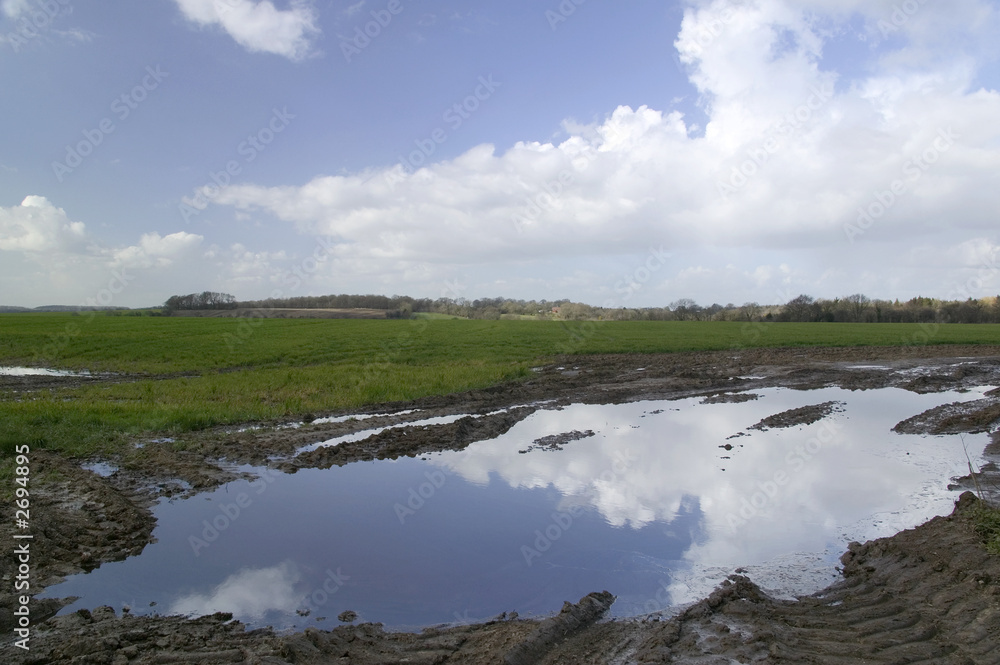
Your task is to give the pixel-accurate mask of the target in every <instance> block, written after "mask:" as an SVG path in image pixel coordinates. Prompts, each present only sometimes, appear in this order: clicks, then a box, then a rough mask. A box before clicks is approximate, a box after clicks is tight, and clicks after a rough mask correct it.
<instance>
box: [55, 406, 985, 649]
mask: <svg viewBox="0 0 1000 665" xmlns="http://www.w3.org/2000/svg"><path fill="white" fill-rule="evenodd" d="M986 390H988V389H987V388H982V389H977V390H973V391H970V392H967V393H954V392H953V393H941V394H924V395H919V394H915V393H912V392H908V391H904V390H899V389H883V390H872V391H865V392H851V391H846V390H842V389H839V388H827V389H823V390H815V391H810V392H803V391H795V390H786V389H767V390H759V391H756V393H757V394H759V395H760V398H759V399H757V400H755V401H745V402H738V403H717V404H712V403H707V404H706V403H702V399H701V398H691V399H685V400H676V401H648V402H636V403H630V404H617V405H598V406H595V405H579V404H578V405H571V406H567V407H565V408H562V409H560V410H541V411H538V412H536V413H534V414H532V415H531V416H529V417H528V418H526V419H525V420H524V421H522V422H520V423H518V424H517V425H516V426H514V427H513V428H512V429H511V430H509V431H508V432H507V433H506V434H504V435H503V436H500V437H498V438H497V439H494V440H491V441H483V442H479V443H475V444H472V445H471V446H469V447H468V448H467V449H466V450H464V451H461V452H444V453H435V454H428V455H425V456H422V458H420V459H411V458H404V459H400V460H393V461H388V460H387V461H377V462H359V463H354V464H349V465H347V466H344V467H332V468H330V469H323V470H317V469H305V470H300V471H299V472H298V473H296V474H293V475H284V474H281V473H278V472H275V471H271V470H267V469H259V468H258V469H250V470H253V471H255V472H256V473H258V474H262V475H261V476H260V477H259V478H258V479H257V480H254V481H245V480H241V481H237V482H233V483H229V484H228V485H226V486H225V487H222V488H220V489H218V490H216V491H214V492H211V493H207V494H201V495H197V496H195V497H192V498H188V499H183V500H176V501H173V502H166V501H164V502H161V503H160V504H158V505H157V506H156V508H155V509H154V512H155V514H156V517H157V520H158V523H157V527H156V530H155V532H154V534H153V535H154V537H155V538H156V542H155V543H153V544H150V545H148V546H147V547H146V549H145V550H144V551H143V553H142V554H141V555H140V556H137V557H132V558H130V559H127V560H125V561H122V562H117V563H108V564H104V565H102V566H101V567H100V568H99V569H97V570H95V571H93V572H91V573H88V574H82V575H76V576H73V577H70V578H68V579H67V580H66V582H64V583H62V584H60V585H57V586H53V587H50V588H49V589H47V590H46V592H45V593H44V594H43V595H44V596H45V597H67V596H79V597H80V598H81V599H80V600H79V601H77V602H75V603H74V604H72V605H70V606H68V607H67V608H65V609H64V610H63V613H67V612H72V611H74V610H75V609H77V608H80V607H88V608H93V607H96V606H99V605H104V604H107V605H111V606H113V607H116V608H120V607H121V606H123V605H129V606H130V607H131V608H132V612H133V613H140V612H143V611H146V612H153V611H155V612H158V613H162V614H171V613H184V614H205V613H210V612H215V611H227V612H232V613H233V614H234V615H235V616H236V618H238V619H240V620H242V621H245V622H247V623H248V624H249V625H250V626H252V627H260V626H267V625H271V626H274V627H275V628H277V629H287V628H293V627H296V628H298V629H302V628H304V627H306V626H310V625H312V626H319V627H324V628H329V627H332V626H334V625H336V624H337V620H336V617H337V615H338V614H340V613H341V612H343V611H345V610H354V611H356V612H357V613H358V615H359V618H360V620H362V621H379V622H383V623H384V624H386V626H387V628H392V629H415V628H420V627H426V626H429V625H435V624H441V623H462V622H470V621H477V620H484V619H489V618H491V617H494V616H496V615H498V614H500V613H501V612H504V611H511V610H517V611H518V612H520V613H521V615H522V616H530V615H533V614H536V615H538V614H547V613H552V612H556V611H558V610H559V609H560V607H561V606H562V603H563V601H564V600H572V601H576V600H578V599H579V598H581V597H582V596H583V595H585V594H586V593H589V592H591V591H599V590H604V589H606V590H608V591H611V592H612V593H614V594H615V595H617V596H618V601H617V602H616V603H615V605H614V607H613V608H612V614H613V615H615V616H635V615H639V614H645V613H649V612H653V611H672V610H675V609H676V608H677V607H678V606H680V605H682V604H684V603H689V602H692V601H695V600H697V599H700V598H703V597H704V596H705V595H707V593H708V592H709V591H711V589H713V588H714V587H715V586H716V585H717V584H718V583H719V582H720V581H721V580H722V579H724V578H725V577H726V576H727V575H729V574H731V573H733V572H734V571H735V570H736V569H737V568H740V567H742V568H744V569H745V570H746V571H747V573H748V574H749V575H750V576H751V577H752V579H754V581H756V582H758V583H759V584H760V585H761V586H762V587H764V588H766V589H769V590H771V591H772V592H774V593H775V594H777V595H779V596H781V597H790V596H792V595H793V594H797V593H812V592H815V591H818V590H819V589H821V588H823V587H824V586H826V585H827V584H828V583H829V582H830V581H832V580H833V579H835V577H836V571H835V567H836V566H837V565H838V563H839V562H838V558H839V556H840V555H841V554H842V552H843V551H844V549H845V548H846V544H847V543H848V542H849V541H851V540H859V541H864V540H868V539H871V538H876V537H881V536H889V535H892V534H894V533H896V532H897V531H899V530H901V529H904V528H910V527H913V526H915V525H917V524H919V523H921V522H923V521H925V520H927V519H928V518H930V517H932V516H934V515H939V514H945V513H948V512H950V511H951V509H952V506H953V502H954V500H955V498H956V496H957V492H951V491H948V490H947V484H948V481H949V479H950V478H951V477H952V476H956V475H964V474H965V473H966V472H967V467H966V458H965V452H964V450H963V446H962V441H961V439H960V437H958V436H941V437H922V436H910V435H899V434H894V433H892V432H891V431H890V429H891V428H892V427H893V426H894V425H895V424H896V423H897V422H899V421H901V420H903V419H905V418H908V417H910V416H913V415H915V414H918V413H920V412H922V411H924V410H926V409H929V408H932V407H934V406H937V405H940V404H945V403H949V402H954V401H967V400H973V399H978V398H980V397H981V396H982V394H983V393H984V392H985V391H986ZM828 401H837V402H840V403H842V404H843V405H844V411H843V412H837V413H833V414H831V415H829V416H827V417H826V418H824V419H823V420H821V421H818V422H815V423H813V424H810V425H802V426H796V427H791V428H786V429H768V430H766V431H760V430H750V429H748V428H749V427H751V426H752V425H754V424H756V423H757V422H759V421H760V420H761V419H762V418H764V417H767V416H770V415H773V414H776V413H780V412H782V411H785V410H788V409H793V408H800V407H803V406H809V405H816V404H820V403H823V402H828ZM449 418H451V417H449ZM447 421H448V419H434V422H447ZM427 422H430V420H428V421H419V424H426V423H427ZM410 424H418V423H410ZM372 431H373V430H369V431H367V432H365V433H364V434H363V435H365V436H367V435H368V434H371V433H372ZM574 432H576V433H578V434H583V433H589V432H592V433H593V436H577V438H575V440H574V438H573V437H569V438H567V437H566V436H565V435H566V434H567V433H574ZM736 434H741V436H739V437H738V438H733V435H736ZM351 436H352V437H353V436H357V435H351ZM546 437H562V439H560V440H561V441H562V443H560V446H559V447H549V446H535V447H534V448H533V449H531V451H530V452H527V453H521V452H520V451H524V450H526V449H528V448H529V447H530V446H531V445H532V444H533V443H534V442H536V441H537V440H538V439H544V440H546V441H548V440H552V439H546ZM343 440H345V439H344V438H341V439H336V440H333V441H329V442H323V443H321V444H316V445H335V444H336V442H338V441H343ZM986 442H987V437H986V435H975V436H970V435H965V443H966V444H967V445H968V447H969V450H970V452H973V453H975V452H978V451H981V450H982V449H983V447H984V446H985V444H986ZM727 444H728V445H729V446H730V449H729V450H726V449H725V448H724V447H723V446H725V445H727ZM973 461H974V462H975V461H977V460H976V459H974V460H973ZM154 602H155V603H156V605H155V606H151V603H154ZM300 611H301V612H305V611H308V615H307V616H302V615H301V614H300V613H299V612H300Z"/></svg>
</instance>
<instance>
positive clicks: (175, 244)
mask: <svg viewBox="0 0 1000 665" xmlns="http://www.w3.org/2000/svg"><path fill="white" fill-rule="evenodd" d="M202 240H204V236H200V235H197V234H194V233H187V232H186V231H178V232H177V233H171V234H169V235H166V236H161V235H160V234H159V233H156V232H155V231H154V232H152V233H144V234H143V235H142V238H140V240H139V244H138V245H131V246H129V247H125V248H122V249H117V250H115V251H114V260H113V262H114V264H115V265H122V266H128V267H132V268H151V267H154V266H156V267H160V268H166V267H168V266H170V265H172V264H173V262H174V260H176V259H177V258H179V257H182V256H185V255H191V254H192V252H193V250H195V249H196V248H197V247H198V246H199V245H200V244H201V242H202Z"/></svg>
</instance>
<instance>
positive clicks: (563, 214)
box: [205, 0, 1000, 295]
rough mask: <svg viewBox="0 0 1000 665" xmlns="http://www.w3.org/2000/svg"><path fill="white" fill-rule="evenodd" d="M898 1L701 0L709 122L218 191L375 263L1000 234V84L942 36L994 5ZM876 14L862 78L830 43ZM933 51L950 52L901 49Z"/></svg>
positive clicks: (648, 111) (700, 43)
mask: <svg viewBox="0 0 1000 665" xmlns="http://www.w3.org/2000/svg"><path fill="white" fill-rule="evenodd" d="M894 6H895V5H893V3H888V2H880V3H860V2H856V3H853V4H850V5H849V6H840V5H837V4H835V3H834V4H831V3H824V2H819V1H813V2H789V1H784V0H762V1H761V2H759V3H730V2H721V1H717V2H713V3H709V4H706V5H700V6H699V7H692V8H689V9H688V10H687V11H686V12H685V16H684V19H683V21H682V25H681V30H680V32H679V34H678V36H677V39H676V42H675V46H676V48H677V50H678V53H679V57H680V60H681V62H682V63H683V64H684V65H685V66H686V67H688V68H689V75H690V79H691V81H692V83H693V84H694V85H695V86H696V88H697V89H698V91H699V93H700V95H701V99H702V105H703V106H704V109H705V111H706V113H707V115H708V122H707V123H706V125H705V127H704V129H703V130H701V129H700V128H697V127H694V126H693V125H692V124H691V123H690V122H689V121H688V120H687V119H686V118H685V117H684V116H683V115H682V114H681V113H680V112H677V111H672V110H658V109H653V108H649V107H646V106H642V107H639V108H631V107H627V106H622V107H619V108H618V109H616V110H614V111H613V112H611V113H610V114H609V116H608V117H607V118H606V119H604V120H603V121H600V122H596V123H591V124H578V123H571V122H567V123H566V124H565V126H564V128H563V129H564V136H563V138H561V139H560V140H559V141H555V142H544V143H541V142H527V141H526V142H521V143H517V144H515V145H514V146H512V147H510V148H509V149H506V150H498V149H497V148H496V147H495V146H492V145H488V144H487V145H480V146H476V147H474V148H472V149H470V150H468V151H467V152H465V153H464V154H462V155H460V156H457V157H455V158H452V159H448V160H444V161H438V162H434V163H424V161H425V160H424V158H423V156H422V155H421V154H419V153H414V154H413V155H412V156H410V157H408V159H407V161H408V162H410V163H411V164H419V165H420V166H419V168H411V167H410V166H408V165H402V164H397V165H394V166H387V167H383V168H378V169H372V170H370V171H367V172H364V173H358V174H347V175H337V176H326V175H324V176H317V177H316V178H314V179H313V180H311V181H309V182H307V183H305V184H301V185H297V186H296V185H290V186H279V187H266V186H258V185H252V184H239V185H235V186H231V187H229V188H226V189H224V190H222V191H216V192H205V195H206V196H210V198H211V199H212V201H213V202H214V203H215V204H218V205H224V206H232V207H234V208H236V209H238V210H241V211H254V210H256V211H264V212H267V213H270V214H272V215H274V216H275V217H277V218H278V219H280V220H283V221H285V222H287V223H289V224H291V225H293V226H294V228H295V229H296V230H297V231H298V232H299V233H301V234H303V235H323V236H330V237H333V238H336V239H338V240H339V241H340V242H341V244H340V245H339V247H338V249H337V250H336V251H337V252H339V256H340V257H342V258H343V259H344V260H349V259H348V257H351V258H353V259H358V260H364V261H368V262H369V264H371V262H385V263H386V264H388V263H390V262H406V263H409V264H416V263H419V262H430V263H436V264H446V263H456V262H458V263H464V264H467V265H468V264H475V263H476V262H479V263H482V264H485V263H489V264H491V265H500V264H505V265H507V266H508V267H509V266H510V265H511V264H512V263H513V262H518V263H521V264H523V263H524V262H531V261H541V260H542V259H545V260H549V261H551V260H552V259H553V258H557V257H559V256H564V257H570V256H576V257H579V256H585V255H595V256H596V255H603V256H608V255H614V254H619V255H625V254H630V253H631V254H635V253H641V252H645V251H646V249H647V248H648V247H650V246H657V245H664V246H665V247H666V248H667V249H670V250H673V249H688V250H690V249H693V248H701V249H704V248H706V247H715V248H721V249H729V250H736V249H737V248H745V249H748V250H754V251H779V250H780V251H784V252H790V251H794V250H804V251H814V252H818V251H827V250H828V249H829V248H830V247H831V246H832V247H836V248H838V251H839V252H840V253H841V254H843V255H844V257H843V259H842V260H843V261H844V262H846V263H850V262H852V261H855V260H860V257H861V256H862V255H863V254H864V252H865V251H866V250H859V249H858V247H859V245H860V244H867V245H868V246H872V245H879V244H885V243H897V244H899V243H903V244H906V245H907V246H909V247H911V248H912V247H915V246H918V245H920V244H921V243H922V244H924V245H927V246H938V245H939V244H940V243H941V242H946V243H952V242H953V241H954V242H965V241H967V240H968V239H969V238H970V237H973V236H982V235H983V229H985V228H988V226H989V224H991V223H992V221H991V220H992V219H993V216H994V211H995V210H996V208H997V205H998V203H1000V192H998V191H997V190H996V188H995V187H993V186H992V185H991V182H992V178H993V175H992V174H993V173H995V172H996V170H997V168H998V167H1000V125H998V124H997V123H996V122H995V121H993V120H992V119H993V118H996V117H1000V95H998V93H997V92H996V91H994V90H987V89H982V88H979V87H977V85H976V76H977V65H976V62H975V60H974V59H970V57H969V55H968V53H967V52H965V51H964V50H959V51H956V52H955V53H954V54H953V55H952V56H950V57H948V56H946V55H943V54H942V53H941V52H938V51H937V50H935V47H934V45H933V44H931V45H929V46H928V44H930V42H931V41H932V40H931V39H930V37H929V36H928V35H927V34H925V33H926V25H929V24H933V23H934V22H936V21H947V22H948V23H949V24H953V23H954V22H955V20H956V19H955V17H954V14H960V15H962V16H963V17H965V18H966V19H973V18H974V19H976V21H978V22H977V23H976V24H975V25H976V26H981V25H982V24H983V23H984V22H986V23H989V22H990V21H991V20H993V18H992V14H991V13H990V12H989V10H988V8H987V7H986V6H985V5H983V4H982V3H980V2H972V1H969V2H963V3H960V4H959V5H955V6H952V5H949V6H947V7H938V6H931V5H929V4H925V5H921V6H920V8H919V11H918V12H915V13H913V14H912V15H905V16H904V18H900V17H899V16H894V14H893V12H894V9H893V7H894ZM818 12H825V14H824V15H822V17H821V18H817V16H819V14H818ZM859 14H860V15H861V16H862V17H863V19H864V25H865V26H867V28H866V29H867V30H868V31H869V32H870V33H871V41H872V43H873V44H874V43H875V42H876V41H878V42H879V44H880V45H879V46H878V47H877V48H876V47H875V46H873V51H872V53H871V54H869V55H868V56H866V57H868V58H869V60H870V61H871V62H870V64H871V65H872V67H871V69H870V73H867V74H863V75H860V76H856V77H855V78H850V79H848V78H846V77H844V76H843V75H842V74H839V73H838V72H836V71H833V70H831V69H828V68H825V67H824V60H823V53H824V48H825V47H826V45H827V42H828V41H829V40H830V39H831V35H832V34H833V33H834V32H835V30H834V29H833V28H832V27H831V26H833V27H836V26H837V25H840V24H841V23H843V22H844V21H846V20H847V19H848V18H850V17H852V16H857V15H859ZM887 21H888V23H886V22H887ZM880 23H882V24H884V25H883V27H882V28H880V27H879V26H880ZM885 25H890V26H891V28H892V29H891V30H888V29H886V28H885V27H884V26H885ZM977 29H978V28H977ZM880 30H881V31H884V32H886V36H885V37H882V35H881V32H880ZM921 49H923V50H921ZM927 49H931V50H934V52H935V54H936V60H935V61H934V62H933V63H929V62H926V61H918V59H915V58H914V57H911V56H910V55H907V56H906V57H905V58H904V57H903V55H901V54H903V52H904V51H907V50H910V51H913V50H916V51H920V52H927ZM904 61H905V62H904ZM859 225H860V226H859ZM335 255H337V254H336V253H335ZM799 256H800V257H801V256H803V255H801V254H800V255H799ZM852 257H855V258H852ZM813 258H814V257H810V259H809V260H812V259H813ZM800 260H801V259H800ZM746 268H747V267H746V266H742V267H741V269H744V270H745V269H746ZM757 268H759V270H758V271H757V274H756V275H754V276H753V277H752V279H753V280H754V281H755V282H756V283H758V284H763V283H765V282H774V280H775V279H778V278H779V277H780V275H781V274H782V272H783V271H784V272H785V273H787V272H789V270H791V271H794V270H795V269H796V266H794V265H793V266H791V268H789V266H787V265H786V266H785V267H784V268H781V267H779V264H774V265H770V266H763V267H759V266H754V267H750V270H755V269H757ZM663 277H664V278H665V277H666V275H664V276H663ZM678 277H680V278H682V279H683V278H684V276H683V275H679V276H678ZM814 278H816V276H815V275H814ZM886 295H888V294H886Z"/></svg>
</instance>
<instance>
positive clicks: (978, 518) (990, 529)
mask: <svg viewBox="0 0 1000 665" xmlns="http://www.w3.org/2000/svg"><path fill="white" fill-rule="evenodd" d="M973 524H974V525H975V529H976V533H978V534H979V536H980V537H981V538H982V539H983V543H984V544H985V545H986V549H987V550H988V551H989V552H990V553H992V554H997V555H1000V509H997V508H994V507H992V506H990V505H988V504H987V503H986V502H985V501H983V502H980V503H979V505H978V506H976V510H975V513H973Z"/></svg>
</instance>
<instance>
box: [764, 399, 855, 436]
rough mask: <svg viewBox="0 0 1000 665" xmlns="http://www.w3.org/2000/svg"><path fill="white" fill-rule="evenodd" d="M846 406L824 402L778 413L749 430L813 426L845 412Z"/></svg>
mask: <svg viewBox="0 0 1000 665" xmlns="http://www.w3.org/2000/svg"><path fill="white" fill-rule="evenodd" d="M843 410H844V406H843V404H842V403H840V402H823V403H822V404H811V405H809V406H802V407H799V408H797V409H789V410H788V411H782V412H781V413H776V414H774V415H773V416H768V417H767V418H763V419H761V421H760V422H759V423H757V424H756V425H751V426H750V427H748V428H747V429H756V430H761V431H767V430H769V429H783V428H787V427H795V426H796V425H811V424H812V423H815V422H817V421H820V420H822V419H823V418H826V417H827V416H829V415H830V414H831V413H836V412H838V411H843Z"/></svg>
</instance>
